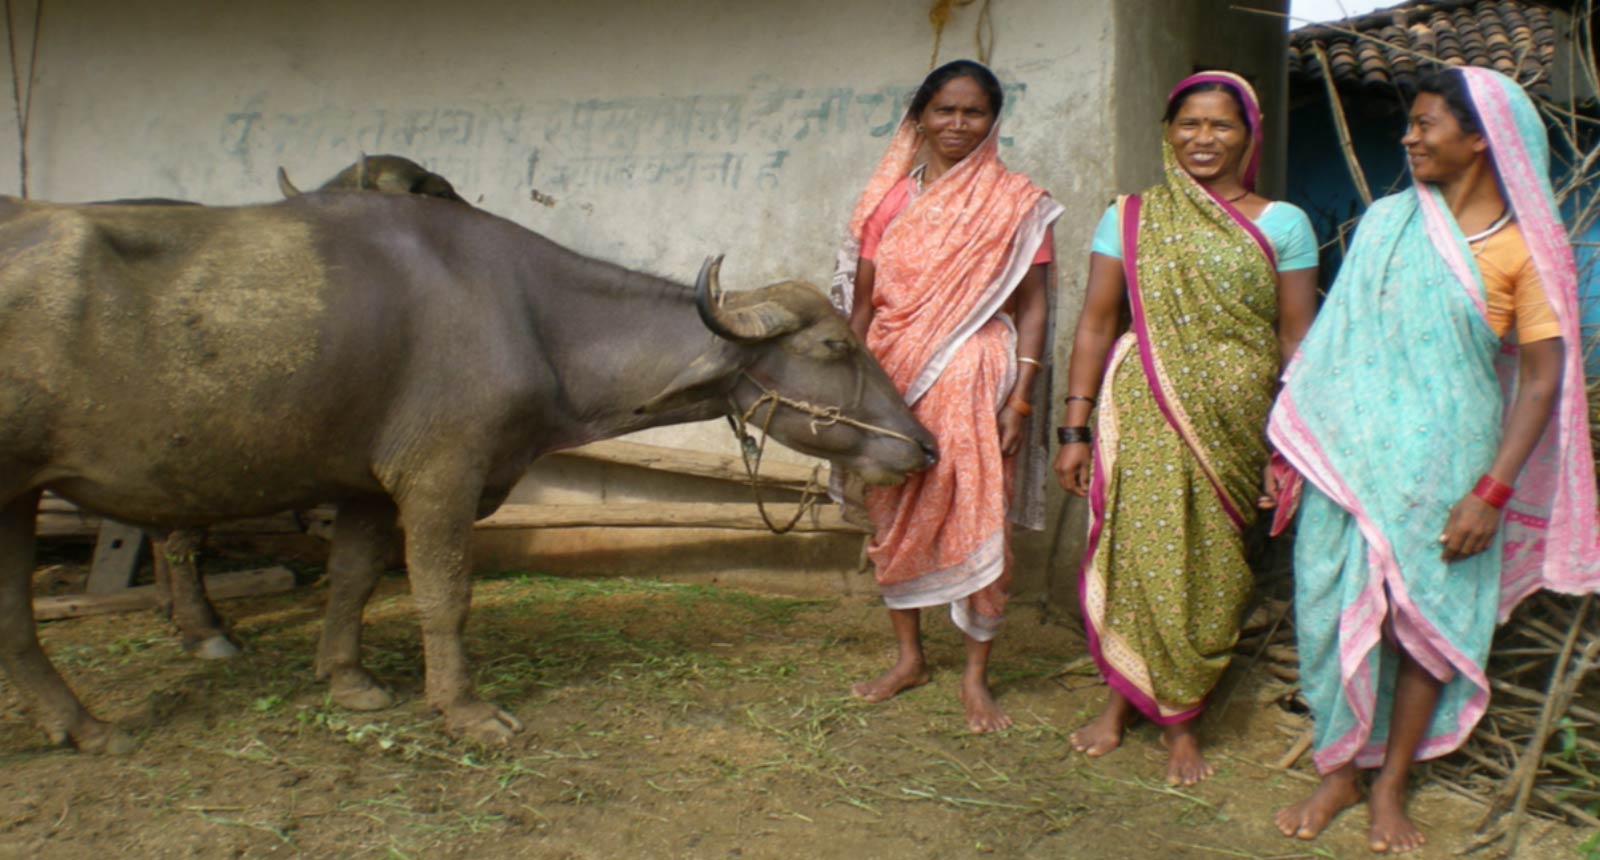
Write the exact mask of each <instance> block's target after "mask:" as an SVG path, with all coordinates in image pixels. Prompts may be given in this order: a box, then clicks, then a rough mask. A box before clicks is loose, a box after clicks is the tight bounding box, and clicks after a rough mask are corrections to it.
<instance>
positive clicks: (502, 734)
mask: <svg viewBox="0 0 1600 860" xmlns="http://www.w3.org/2000/svg"><path fill="white" fill-rule="evenodd" d="M445 731H446V732H449V733H450V735H451V736H452V737H457V738H460V739H462V740H467V741H472V742H474V743H478V744H482V745H484V746H505V745H506V744H509V743H511V739H512V738H513V737H514V736H515V735H516V733H517V732H520V731H522V723H521V721H519V720H518V719H517V718H516V717H513V716H511V715H510V714H508V713H506V712H505V711H502V710H500V709H499V708H497V707H495V706H494V705H491V704H489V703H488V702H475V703H473V704H470V705H460V706H457V707H454V708H451V709H449V710H448V711H446V712H445Z"/></svg>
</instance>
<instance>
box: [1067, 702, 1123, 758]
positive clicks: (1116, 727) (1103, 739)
mask: <svg viewBox="0 0 1600 860" xmlns="http://www.w3.org/2000/svg"><path fill="white" fill-rule="evenodd" d="M1132 719H1133V706H1132V705H1130V704H1128V700H1127V699H1125V698H1123V697H1122V696H1121V694H1119V693H1117V692H1115V691H1113V692H1112V693H1111V697H1110V698H1109V699H1107V700H1106V706H1105V709H1104V710H1102V711H1101V712H1100V716H1098V717H1095V718H1094V720H1093V721H1091V722H1090V723H1089V724H1088V725H1086V726H1084V727H1083V728H1081V729H1078V730H1077V731H1075V732H1073V733H1072V737H1071V738H1070V740H1071V742H1072V748H1073V749H1074V750H1077V751H1078V752H1081V753H1083V754H1084V755H1086V756H1088V757H1089V758H1099V757H1100V756H1103V755H1105V754H1106V753H1108V752H1111V751H1112V750H1114V749H1116V748H1117V747H1118V746H1121V744H1122V732H1123V730H1124V729H1126V728H1127V727H1128V723H1129V721H1131V720H1132Z"/></svg>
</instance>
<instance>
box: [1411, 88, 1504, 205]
mask: <svg viewBox="0 0 1600 860" xmlns="http://www.w3.org/2000/svg"><path fill="white" fill-rule="evenodd" d="M1400 142H1401V143H1402V144H1404V145H1405V148H1406V157H1407V159H1409V160H1410V162H1411V175H1412V176H1414V177H1416V179H1417V181H1418V182H1432V183H1436V184H1438V183H1448V182H1450V181H1451V180H1453V179H1458V178H1460V177H1461V176H1462V175H1463V174H1465V173H1466V172H1467V169H1468V168H1470V167H1471V166H1472V165H1473V164H1474V163H1475V162H1476V161H1477V160H1478V159H1480V158H1482V157H1483V155H1484V153H1485V152H1487V151H1488V148H1489V144H1488V142H1487V141H1485V140H1484V139H1483V135H1481V134H1478V133H1477V132H1472V133H1471V134H1468V133H1467V132H1465V131H1462V129H1461V121H1460V120H1458V119H1456V115H1455V114H1453V113H1451V112H1450V105H1449V103H1447V102H1446V101H1445V100H1444V96H1441V95H1439V94H1438V93H1419V94H1418V95H1417V99H1416V101H1414V102H1412V103H1411V119H1410V122H1409V123H1408V124H1407V125H1406V135H1405V137H1402V138H1400Z"/></svg>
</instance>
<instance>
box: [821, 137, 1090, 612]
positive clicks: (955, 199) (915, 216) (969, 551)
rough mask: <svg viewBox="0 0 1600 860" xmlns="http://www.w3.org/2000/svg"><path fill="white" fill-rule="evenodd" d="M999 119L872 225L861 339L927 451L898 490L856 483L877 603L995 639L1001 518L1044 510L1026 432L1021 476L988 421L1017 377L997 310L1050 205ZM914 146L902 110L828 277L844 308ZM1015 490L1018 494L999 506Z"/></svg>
mask: <svg viewBox="0 0 1600 860" xmlns="http://www.w3.org/2000/svg"><path fill="white" fill-rule="evenodd" d="M999 125H1000V124H999V121H998V119H997V120H996V122H995V124H994V126H993V127H992V128H991V130H990V133H989V135H988V137H987V138H985V139H984V140H983V142H982V143H980V144H979V145H978V147H977V149H975V150H974V151H973V152H971V153H970V154H968V155H967V156H966V157H965V158H963V159H962V160H961V161H960V162H959V163H957V164H955V165H954V166H952V167H951V168H950V169H949V170H947V171H946V172H945V173H944V174H943V175H942V176H940V177H938V178H937V179H935V180H934V181H933V182H931V183H929V184H928V186H927V187H926V188H925V189H924V190H922V191H921V192H920V193H917V194H914V195H913V197H912V199H911V200H910V201H909V202H908V203H907V204H906V205H905V208H904V209H902V210H901V211H900V213H899V215H898V216H897V217H896V218H895V219H894V221H892V222H891V223H890V224H889V226H888V227H887V228H886V229H885V231H884V234H883V238H882V240H881V242H880V243H879V245H878V250H877V254H876V256H875V258H874V260H873V263H874V271H875V275H874V282H873V294H872V301H873V305H874V314H873V319H872V325H871V327H870V328H869V330H868V332H867V338H866V340H867V347H868V349H869V350H871V352H872V354H873V355H874V356H875V357H876V358H877V359H878V361H879V363H881V364H882V365H883V367H884V369H885V370H886V371H887V372H888V374H889V378H890V379H892V380H893V381H894V383H895V385H896V386H898V387H899V388H900V390H901V392H902V393H903V394H904V395H905V398H906V402H907V403H908V404H910V405H911V407H912V411H913V413H914V414H915V415H916V416H917V418H918V420H920V421H921V422H922V423H923V425H924V426H926V427H927V428H928V429H929V430H931V431H932V432H933V434H934V437H935V438H936V439H937V440H938V444H939V449H940V454H941V457H940V460H939V462H938V464H937V465H936V466H934V467H933V468H932V469H930V470H928V471H925V472H922V473H918V474H915V475H912V476H911V477H910V478H909V479H908V480H907V481H906V482H905V483H904V484H902V485H900V486H898V487H890V488H873V489H871V490H869V491H868V494H867V510H868V514H869V515H870V517H871V520H872V525H873V529H874V537H873V538H872V541H871V542H870V543H869V545H868V549H867V553H868V556H869V557H870V558H871V559H872V561H873V564H874V567H875V568H876V572H877V577H878V583H879V586H880V589H881V590H882V592H883V595H884V600H885V602H886V603H887V604H888V605H889V606H890V608H913V607H922V606H934V605H939V604H943V603H949V604H951V615H952V618H953V619H954V621H955V623H956V625H957V626H958V627H960V628H961V629H962V630H963V631H965V632H966V633H968V634H969V635H971V636H973V637H974V638H976V639H980V640H987V639H990V638H992V637H993V636H994V634H995V633H996V632H997V630H998V626H999V623H1000V619H1001V616H1002V611H1003V607H1004V605H1005V593H1004V585H1005V577H1006V576H1007V574H1008V566H1009V562H1010V550H1009V546H1008V545H1007V542H1006V534H1005V533H1006V519H1007V516H1008V512H1009V513H1010V515H1011V516H1012V517H1013V518H1016V517H1021V518H1022V519H1023V521H1024V523H1025V524H1027V525H1031V526H1033V527H1034V528H1039V527H1041V526H1042V524H1043V522H1042V521H1043V510H1044V507H1043V488H1044V468H1045V460H1046V456H1045V453H1046V452H1045V448H1044V446H1043V444H1042V443H1043V434H1042V433H1040V432H1038V431H1037V430H1036V431H1034V432H1030V433H1028V434H1027V439H1026V440H1025V443H1024V454H1023V455H1021V458H1022V459H1024V460H1026V461H1029V462H1028V463H1027V464H1025V465H1024V469H1023V471H1022V472H1021V479H1020V480H1018V479H1017V474H1016V471H1015V470H1016V466H1015V464H1013V463H1011V462H1007V461H1005V460H1003V458H1002V457H1001V455H1000V446H999V434H998V426H997V423H996V416H997V414H998V412H999V410H1000V409H1001V408H1002V406H1003V405H1004V402H1005V398H1006V394H1007V393H1008V392H1009V391H1010V390H1011V387H1012V386H1013V385H1014V384H1015V381H1016V377H1017V365H1016V331H1015V328H1014V326H1013V324H1012V322H1011V320H1010V318H1009V316H1008V315H1006V314H1004V313H1002V311H1001V309H1002V307H1003V306H1004V305H1005V303H1006V300H1007V299H1009V298H1010V297H1011V295H1012V293H1013V291H1014V290H1015V289H1016V287H1017V285H1018V284H1019V283H1020V282H1021V280H1022V277H1023V275H1025V274H1026V273H1027V271H1028V268H1029V266H1030V265H1031V263H1032V260H1033V256H1034V253H1035V252H1036V251H1037V250H1038V248H1039V244H1040V243H1041V242H1042V241H1043V240H1044V238H1045V235H1046V231H1047V229H1048V227H1049V225H1050V223H1051V222H1052V221H1054V220H1055V219H1056V218H1057V217H1058V216H1059V215H1060V213H1061V206H1060V205H1059V204H1057V203H1056V202H1055V201H1053V200H1051V199H1050V198H1049V196H1048V195H1047V194H1046V193H1045V191H1044V190H1043V189H1041V188H1039V187H1038V186H1036V185H1034V184H1033V183H1032V182H1030V181H1029V180H1028V178H1027V177H1026V176H1023V175H1022V174H1020V173H1013V172H1011V171H1010V170H1008V169H1006V166H1005V165H1004V164H1003V163H1002V162H1001V160H1000V156H999V152H998V136H999ZM924 142H925V141H924V138H923V135H922V134H921V132H919V131H918V130H917V125H916V118H915V117H912V116H909V115H908V116H907V117H906V118H905V119H904V121H902V122H901V124H900V127H899V129H898V130H897V131H896V133H895V135H894V139H893V140H892V141H891V142H890V144H889V149H888V151H887V152H886V153H885V154H884V156H883V158H882V159H881V160H880V161H879V163H878V167H877V169H876V170H874V171H873V174H872V178H871V179H870V180H869V181H868V183H867V187H866V190H865V191H864V192H863V193H862V195H861V197H860V199H859V200H858V201H857V203H856V205H855V209H854V211H853V214H852V215H851V218H850V224H849V228H848V231H847V236H846V239H845V242H844V247H843V248H842V249H841V250H840V252H839V258H838V261H839V267H838V270H837V272H836V274H835V276H834V280H833V289H832V299H833V301H834V304H835V306H836V307H837V308H838V309H839V310H840V311H841V312H843V313H846V314H848V313H849V312H850V308H851V303H852V301H853V292H854V285H855V274H856V262H857V260H858V258H859V255H860V247H861V239H862V235H863V231H864V229H865V227H866V223H867V220H868V218H869V217H871V215H872V214H873V212H874V211H875V210H876V209H877V207H878V205H879V204H880V203H881V202H882V201H883V199H884V196H885V195H886V194H888V192H889V191H890V189H891V188H893V187H894V185H895V184H896V183H897V182H899V181H900V180H902V179H904V178H905V177H906V176H907V175H908V173H910V172H911V170H912V168H913V167H914V166H915V165H916V162H917V159H918V156H919V153H920V152H921V151H922V148H923V145H924ZM1046 342H1047V343H1048V342H1049V341H1048V339H1047V341H1046ZM1041 376H1042V374H1041ZM1036 384H1040V383H1036ZM1042 384H1043V385H1044V386H1048V381H1047V380H1046V381H1044V382H1043V383H1042ZM1044 412H1045V410H1042V409H1041V410H1038V411H1037V412H1036V413H1035V416H1034V418H1035V419H1041V418H1042V417H1043V413H1044ZM1017 484H1020V485H1021V486H1022V487H1023V488H1024V489H1025V490H1029V491H1031V492H1029V493H1028V497H1029V499H1031V501H1024V502H1021V503H1018V502H1016V501H1014V500H1013V499H1012V491H1013V488H1014V486H1015V485H1017ZM836 486H837V484H836Z"/></svg>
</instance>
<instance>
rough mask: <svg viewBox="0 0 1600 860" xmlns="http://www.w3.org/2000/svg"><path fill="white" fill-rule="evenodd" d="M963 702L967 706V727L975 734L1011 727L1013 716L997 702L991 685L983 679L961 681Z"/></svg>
mask: <svg viewBox="0 0 1600 860" xmlns="http://www.w3.org/2000/svg"><path fill="white" fill-rule="evenodd" d="M961 704H963V705H966V706H967V728H968V729H969V730H971V731H972V733H973V734H979V735H981V734H984V733H986V732H998V731H1001V730H1004V729H1009V728H1011V717H1010V715H1008V714H1007V713H1006V712H1005V711H1002V710H1000V706H999V705H997V704H995V701H994V695H993V694H991V693H990V692H989V685H988V684H985V683H984V682H983V681H981V680H978V681H968V680H966V679H962V681H961Z"/></svg>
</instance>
